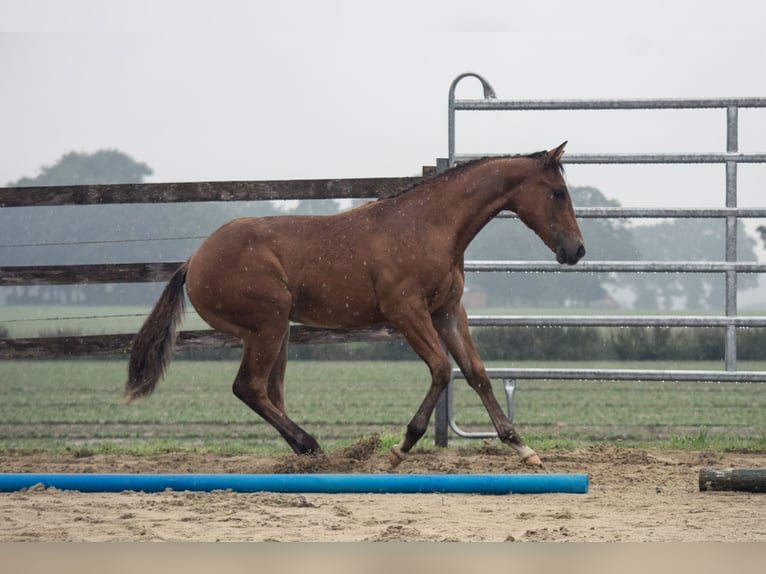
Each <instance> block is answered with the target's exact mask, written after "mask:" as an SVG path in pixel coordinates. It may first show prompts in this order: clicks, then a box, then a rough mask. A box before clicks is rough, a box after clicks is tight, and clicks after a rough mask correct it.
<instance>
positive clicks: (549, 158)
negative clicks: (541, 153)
mask: <svg viewBox="0 0 766 574" xmlns="http://www.w3.org/2000/svg"><path fill="white" fill-rule="evenodd" d="M566 145H567V142H564V143H563V144H561V145H560V146H559V147H557V148H556V149H552V150H551V151H549V152H548V153H546V154H545V165H559V164H560V163H561V156H562V155H564V148H565V147H566Z"/></svg>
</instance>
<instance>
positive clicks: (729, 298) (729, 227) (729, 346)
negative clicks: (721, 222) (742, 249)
mask: <svg viewBox="0 0 766 574" xmlns="http://www.w3.org/2000/svg"><path fill="white" fill-rule="evenodd" d="M738 127H739V126H738V108H737V106H729V107H727V108H726V152H727V153H737V151H738V149H739V142H738ZM726 207H731V208H736V207H737V162H736V161H733V160H727V161H726ZM738 221H739V219H738V217H737V215H736V214H734V215H727V216H726V262H727V263H729V262H736V261H737V227H738V226H737V222H738ZM725 293H726V295H725V296H726V316H727V317H736V316H737V271H736V269H729V270H728V271H726V288H725ZM725 349H726V350H725V367H726V370H727V371H736V370H737V328H736V326H734V325H732V324H729V325H727V326H726V347H725Z"/></svg>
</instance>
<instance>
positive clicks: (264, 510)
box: [0, 439, 766, 542]
mask: <svg viewBox="0 0 766 574" xmlns="http://www.w3.org/2000/svg"><path fill="white" fill-rule="evenodd" d="M373 447H374V444H372V439H368V440H367V441H361V442H360V443H358V444H357V445H354V446H352V447H349V448H348V449H346V450H344V451H339V452H335V453H332V454H330V455H326V456H324V457H322V458H319V459H317V458H309V457H296V456H293V455H278V456H220V455H211V454H197V453H175V454H168V455H163V456H153V457H130V456H122V455H119V456H118V455H98V456H90V457H76V456H52V455H16V456H14V455H8V454H6V455H2V456H0V470H2V471H3V472H121V473H122V472H146V473H148V472H153V473H185V472H238V473H243V472H244V473H250V472H258V473H261V472H266V473H272V472H358V473H361V472H364V473H369V472H381V473H382V472H390V471H389V468H388V461H387V457H386V455H385V454H383V453H382V452H380V451H376V450H375V449H374V448H373ZM540 454H541V455H542V457H543V460H544V464H545V467H544V468H543V469H542V470H540V471H539V472H554V473H587V474H588V475H589V477H590V489H589V492H588V493H587V494H539V495H537V494H515V495H498V496H491V495H473V494H305V495H301V494H278V493H252V494H241V493H235V492H230V491H217V492H210V493H202V492H174V491H166V492H161V493H141V492H122V493H115V494H109V493H96V494H89V493H81V492H74V491H60V490H56V489H50V488H49V489H44V488H42V487H37V488H35V487H33V488H30V489H28V490H26V491H19V492H13V493H0V542H20V541H40V542H59V541H117V542H120V541H122V542H124V541H279V542H284V541H300V542H323V541H348V542H377V541H387V542H402V541H406V542H410V541H431V542H441V541H457V542H474V541H491V542H527V541H531V542H534V541H613V542H614V541H619V542H633V541H635V542H657V541H663V542H687V541H698V542H700V541H737V542H754V541H761V542H762V541H766V512H764V503H766V494H762V493H761V494H753V493H741V492H700V491H699V486H698V474H699V469H700V467H702V466H712V467H718V468H726V467H739V468H764V467H766V454H747V453H719V452H708V451H668V450H642V449H627V448H620V447H616V446H611V445H608V446H607V445H605V446H595V447H591V448H587V449H555V450H549V451H547V452H542V453H540ZM397 472H406V473H432V472H433V473H455V472H492V473H519V472H529V469H528V468H526V467H524V466H522V465H521V463H520V462H519V461H517V460H516V459H515V457H513V456H512V455H511V453H510V451H509V450H507V449H505V448H502V447H499V446H498V447H496V446H493V445H486V446H474V447H464V448H455V447H453V448H449V449H437V450H427V451H426V450H423V451H415V452H413V454H412V455H411V456H410V457H409V458H408V459H407V460H406V461H405V462H404V463H403V464H402V465H401V466H400V467H399V469H397Z"/></svg>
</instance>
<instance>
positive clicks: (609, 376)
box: [454, 368, 766, 383]
mask: <svg viewBox="0 0 766 574" xmlns="http://www.w3.org/2000/svg"><path fill="white" fill-rule="evenodd" d="M487 374H488V375H489V377H490V378H491V379H535V380H579V381H673V382H677V381H686V382H689V381H698V382H716V383H735V382H736V383H766V371H734V372H732V371H715V370H675V369H564V368H562V369H547V368H539V369H538V368H493V369H487ZM454 377H455V378H456V379H462V378H464V376H463V374H462V373H460V371H457V370H456V371H455V372H454Z"/></svg>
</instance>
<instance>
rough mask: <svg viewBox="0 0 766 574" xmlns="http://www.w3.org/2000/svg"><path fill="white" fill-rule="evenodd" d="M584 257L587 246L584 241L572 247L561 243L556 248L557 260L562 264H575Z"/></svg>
mask: <svg viewBox="0 0 766 574" xmlns="http://www.w3.org/2000/svg"><path fill="white" fill-rule="evenodd" d="M583 257H585V246H584V245H583V244H582V243H578V244H576V245H575V246H573V247H572V248H570V249H567V248H566V247H565V246H564V245H561V246H559V248H558V249H557V250H556V261H558V262H559V263H562V264H563V263H566V264H567V265H574V264H575V263H577V262H578V261H579V260H580V259H582V258H583Z"/></svg>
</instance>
